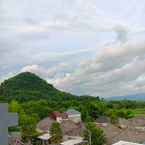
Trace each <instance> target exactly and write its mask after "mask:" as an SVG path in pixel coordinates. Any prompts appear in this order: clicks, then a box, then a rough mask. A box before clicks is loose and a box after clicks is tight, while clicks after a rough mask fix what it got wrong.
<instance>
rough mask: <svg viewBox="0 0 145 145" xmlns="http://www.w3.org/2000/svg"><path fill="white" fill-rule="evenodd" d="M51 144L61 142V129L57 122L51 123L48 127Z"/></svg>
mask: <svg viewBox="0 0 145 145" xmlns="http://www.w3.org/2000/svg"><path fill="white" fill-rule="evenodd" d="M50 135H51V136H52V137H51V143H54V144H57V143H60V142H61V141H62V136H63V135H62V129H61V127H60V124H59V123H57V122H54V123H52V125H51V127H50Z"/></svg>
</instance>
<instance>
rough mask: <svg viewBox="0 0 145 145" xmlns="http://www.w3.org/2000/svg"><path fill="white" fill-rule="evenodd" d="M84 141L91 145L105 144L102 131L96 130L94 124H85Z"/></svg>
mask: <svg viewBox="0 0 145 145" xmlns="http://www.w3.org/2000/svg"><path fill="white" fill-rule="evenodd" d="M84 139H85V140H87V141H88V142H89V143H91V145H104V144H105V142H106V140H105V135H104V132H103V130H102V129H100V128H97V127H96V125H95V124H94V123H87V124H86V130H85V131H84Z"/></svg>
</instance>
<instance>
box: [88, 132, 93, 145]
mask: <svg viewBox="0 0 145 145" xmlns="http://www.w3.org/2000/svg"><path fill="white" fill-rule="evenodd" d="M88 133H89V145H91V144H92V133H91V131H90V130H88Z"/></svg>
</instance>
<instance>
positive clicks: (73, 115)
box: [66, 109, 81, 123]
mask: <svg viewBox="0 0 145 145" xmlns="http://www.w3.org/2000/svg"><path fill="white" fill-rule="evenodd" d="M66 113H67V115H68V119H69V120H72V121H73V122H75V123H79V122H81V113H80V112H79V111H77V110H75V109H68V110H67V112H66Z"/></svg>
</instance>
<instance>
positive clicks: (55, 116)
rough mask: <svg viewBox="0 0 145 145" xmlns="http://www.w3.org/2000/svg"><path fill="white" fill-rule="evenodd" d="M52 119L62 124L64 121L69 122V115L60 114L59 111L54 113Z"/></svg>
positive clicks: (51, 115)
mask: <svg viewBox="0 0 145 145" xmlns="http://www.w3.org/2000/svg"><path fill="white" fill-rule="evenodd" d="M50 117H51V118H52V119H54V120H55V121H57V122H59V123H61V122H62V121H64V120H68V114H67V113H60V112H57V111H55V112H52V113H51V114H50Z"/></svg>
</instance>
